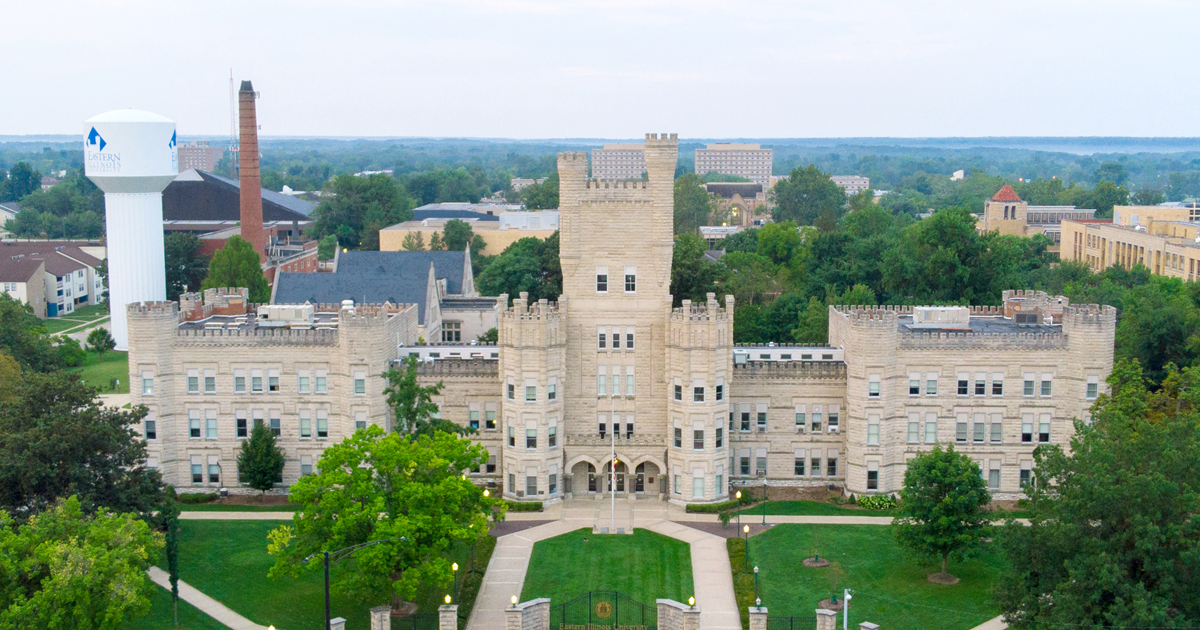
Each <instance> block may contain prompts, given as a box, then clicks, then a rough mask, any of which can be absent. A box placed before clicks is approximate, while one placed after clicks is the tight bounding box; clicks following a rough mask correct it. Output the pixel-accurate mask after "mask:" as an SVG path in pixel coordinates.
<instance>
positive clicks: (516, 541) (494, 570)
mask: <svg viewBox="0 0 1200 630" xmlns="http://www.w3.org/2000/svg"><path fill="white" fill-rule="evenodd" d="M591 526H592V523H591V522H590V521H585V520H577V519H567V520H559V521H554V522H553V523H546V524H545V525H539V526H537V527H532V528H530V529H526V530H524V531H520V532H517V533H515V534H508V535H507V536H501V537H500V538H499V539H498V540H497V541H496V550H495V551H493V552H492V559H491V560H489V561H488V566H487V572H485V573H484V575H483V584H481V585H480V587H479V595H478V596H477V597H476V598H475V606H474V608H472V609H471V617H470V618H469V619H468V620H467V630H495V629H496V628H504V627H505V625H506V623H505V619H504V609H505V608H508V607H509V606H511V605H512V600H511V598H512V596H513V595H516V596H517V597H518V598H520V597H521V587H522V586H524V585H525V572H526V571H527V570H528V569H529V557H530V556H531V555H533V544H534V543H535V542H537V541H539V540H545V539H547V538H553V537H555V536H560V535H562V534H565V533H567V532H571V531H575V530H577V529H581V528H584V527H591Z"/></svg>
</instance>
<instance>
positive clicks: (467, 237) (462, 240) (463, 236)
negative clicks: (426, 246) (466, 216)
mask: <svg viewBox="0 0 1200 630" xmlns="http://www.w3.org/2000/svg"><path fill="white" fill-rule="evenodd" d="M442 230H443V234H444V236H443V237H442V242H443V243H445V245H446V251H449V252H461V251H466V249H467V245H468V244H470V243H471V241H472V240H473V239H474V238H475V231H474V230H472V229H471V225H470V224H469V223H467V222H466V221H463V220H462V219H450V220H449V221H447V222H446V225H445V227H443V228H442Z"/></svg>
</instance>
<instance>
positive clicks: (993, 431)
mask: <svg viewBox="0 0 1200 630" xmlns="http://www.w3.org/2000/svg"><path fill="white" fill-rule="evenodd" d="M1003 440H1004V423H1003V416H1001V415H1000V414H998V413H994V414H992V423H991V425H989V426H988V441H989V442H991V443H992V444H999V443H1001V442H1002V441H1003Z"/></svg>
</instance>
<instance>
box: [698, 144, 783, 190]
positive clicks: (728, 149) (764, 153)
mask: <svg viewBox="0 0 1200 630" xmlns="http://www.w3.org/2000/svg"><path fill="white" fill-rule="evenodd" d="M773 154H774V152H773V151H771V149H764V148H762V147H761V146H759V145H757V144H728V143H723V142H722V143H717V144H710V145H708V146H707V147H706V148H703V149H696V174H697V175H700V176H702V177H703V176H704V175H705V174H706V173H720V174H722V175H737V176H738V177H745V178H746V179H748V180H750V181H752V182H754V183H756V184H762V185H763V186H764V187H770V186H771V183H772V182H771V166H772V164H773V160H774V158H773V157H772V156H773Z"/></svg>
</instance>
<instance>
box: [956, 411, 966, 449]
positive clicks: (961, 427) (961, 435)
mask: <svg viewBox="0 0 1200 630" xmlns="http://www.w3.org/2000/svg"><path fill="white" fill-rule="evenodd" d="M967 425H968V422H967V414H959V415H958V420H957V421H956V422H955V424H954V441H955V442H957V443H959V444H966V443H967V431H968V429H967Z"/></svg>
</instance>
